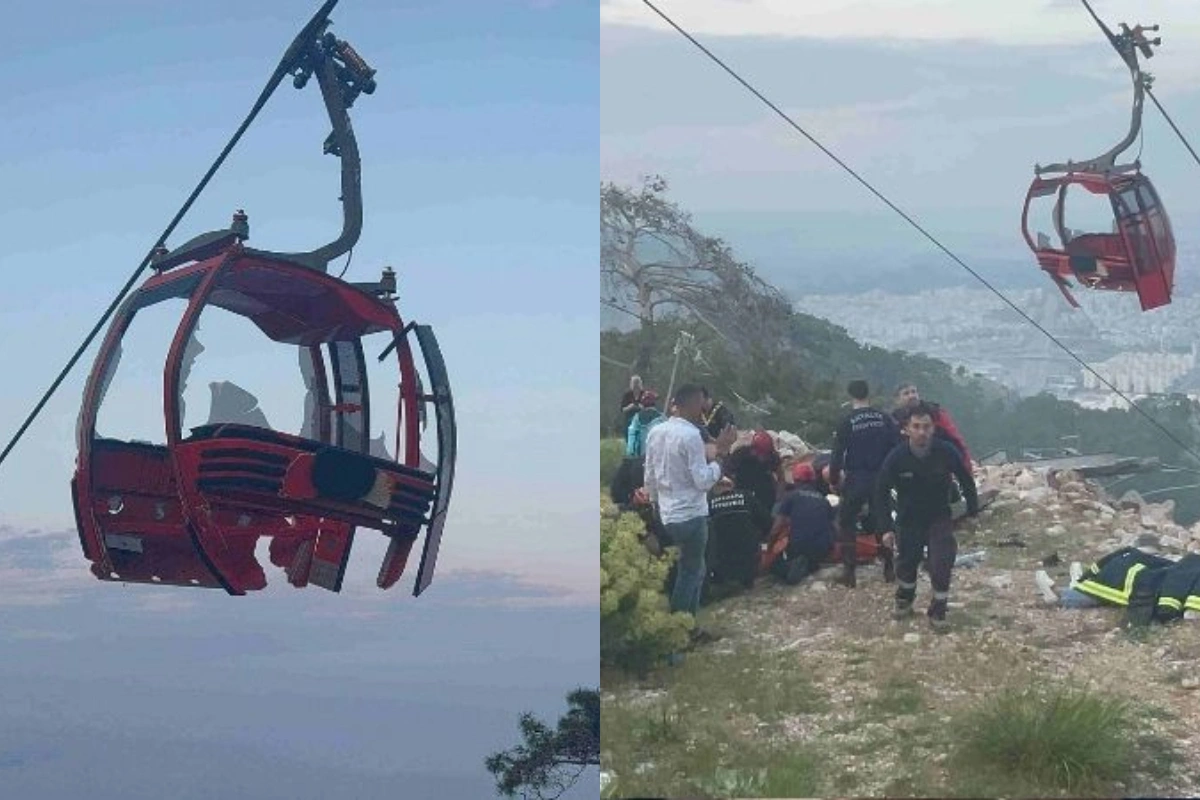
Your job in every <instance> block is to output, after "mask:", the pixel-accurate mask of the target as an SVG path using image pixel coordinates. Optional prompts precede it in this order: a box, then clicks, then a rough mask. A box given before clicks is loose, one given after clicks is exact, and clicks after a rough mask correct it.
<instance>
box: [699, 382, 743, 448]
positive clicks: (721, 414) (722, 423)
mask: <svg viewBox="0 0 1200 800" xmlns="http://www.w3.org/2000/svg"><path fill="white" fill-rule="evenodd" d="M701 388H702V389H703V391H704V417H703V419H704V427H703V428H702V429H701V433H702V434H703V435H704V441H705V442H712V441H716V438H717V437H718V436H720V435H721V431H723V430H725V428H726V426H728V425H736V424H737V423H735V422H734V420H733V412H732V411H730V410H729V409H728V408H726V407H725V404H724V403H718V402H716V401H715V400H714V399H713V396H712V395H711V394H710V393H709V391H708V389H707V388H704V387H701Z"/></svg>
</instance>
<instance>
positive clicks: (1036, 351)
mask: <svg viewBox="0 0 1200 800" xmlns="http://www.w3.org/2000/svg"><path fill="white" fill-rule="evenodd" d="M1198 256H1200V253H1194V254H1193V253H1188V252H1181V254H1180V258H1179V262H1180V266H1179V269H1180V270H1181V271H1184V270H1189V269H1191V268H1192V266H1193V265H1200V257H1198ZM1031 268H1033V267H1032V265H1031ZM1005 296H1006V297H1008V298H1009V299H1010V300H1011V301H1012V302H1014V303H1015V304H1016V305H1017V306H1018V307H1020V308H1021V309H1022V310H1023V311H1024V312H1025V313H1026V314H1028V315H1029V316H1030V317H1031V318H1032V319H1034V320H1035V321H1036V322H1037V323H1038V325H1041V326H1042V327H1044V328H1045V329H1046V330H1047V331H1049V332H1050V333H1051V334H1053V335H1054V337H1055V338H1057V339H1058V340H1059V341H1060V342H1062V343H1063V344H1064V345H1066V346H1067V347H1068V348H1070V349H1071V351H1072V352H1074V353H1075V354H1076V355H1077V356H1078V357H1079V358H1082V359H1083V360H1084V361H1086V362H1087V363H1088V364H1090V365H1091V367H1092V368H1093V369H1094V370H1095V371H1096V372H1097V373H1099V375H1100V376H1102V377H1103V379H1104V381H1107V382H1108V383H1111V384H1112V385H1113V386H1115V387H1116V388H1117V389H1118V390H1120V391H1121V392H1122V393H1125V394H1127V395H1129V396H1131V397H1134V399H1136V397H1137V396H1145V395H1148V394H1163V393H1168V392H1178V393H1183V394H1188V395H1189V396H1194V397H1196V398H1200V365H1198V363H1197V361H1198V358H1197V345H1196V343H1197V341H1198V340H1200V294H1189V295H1187V296H1181V295H1180V294H1179V293H1178V292H1177V294H1176V296H1175V297H1174V298H1173V301H1172V303H1171V304H1170V305H1169V306H1165V307H1163V308H1158V309H1155V310H1154V311H1149V312H1143V311H1142V310H1141V307H1140V306H1139V305H1138V302H1137V297H1136V296H1134V295H1132V294H1117V293H1112V292H1097V291H1086V290H1077V291H1076V292H1075V296H1076V299H1077V300H1078V301H1079V303H1080V306H1081V308H1079V309H1074V308H1071V306H1069V305H1068V304H1067V303H1066V301H1065V300H1064V299H1063V297H1062V295H1061V294H1060V293H1059V292H1058V290H1057V289H1055V288H1054V287H1053V286H1047V287H1046V288H1045V289H1038V290H1025V291H1011V292H1005ZM795 307H796V310H797V311H800V312H802V313H806V314H811V315H812V316H815V317H820V318H822V319H826V320H829V321H830V322H832V323H834V324H836V325H840V326H841V327H843V328H845V329H846V331H847V332H848V333H849V334H850V335H851V336H853V337H854V338H855V339H857V340H858V341H859V342H862V343H863V344H868V345H875V346H879V347H886V348H888V349H891V350H901V351H907V352H911V353H921V354H923V355H928V356H930V357H933V358H937V359H940V360H942V361H945V362H947V363H948V364H950V365H952V366H954V367H959V366H962V367H964V368H965V369H966V370H968V372H970V373H972V374H976V375H980V376H983V377H987V378H990V379H992V380H994V381H997V382H999V383H1001V384H1003V385H1005V386H1007V387H1009V388H1010V389H1012V390H1014V391H1016V392H1017V393H1019V394H1021V395H1023V396H1031V395H1035V394H1039V393H1041V392H1049V393H1051V394H1053V395H1055V396H1056V397H1059V398H1061V399H1064V400H1067V399H1069V400H1073V401H1075V402H1077V403H1079V404H1080V405H1082V406H1085V407H1089V408H1113V407H1123V406H1124V405H1125V403H1124V401H1123V400H1121V399H1120V398H1119V397H1118V396H1117V395H1116V394H1115V393H1113V392H1112V391H1111V390H1110V389H1109V388H1108V387H1107V386H1105V384H1104V383H1103V382H1102V381H1100V380H1099V379H1097V377H1096V376H1095V375H1093V374H1092V373H1091V372H1089V371H1087V370H1085V369H1084V368H1082V367H1081V366H1080V365H1079V362H1078V361H1076V360H1075V359H1074V358H1072V357H1071V355H1069V354H1068V353H1066V352H1064V351H1063V350H1062V349H1061V348H1060V347H1058V346H1057V345H1056V344H1054V343H1053V342H1052V341H1050V340H1049V338H1048V337H1046V335H1045V334H1044V333H1042V332H1041V331H1039V330H1038V329H1037V328H1036V327H1035V326H1033V325H1030V324H1029V321H1028V320H1026V319H1024V318H1022V317H1021V316H1020V315H1019V314H1017V313H1016V312H1015V311H1013V310H1012V308H1010V307H1009V306H1008V305H1007V304H1005V303H1004V302H1003V301H1002V300H1000V299H999V298H998V297H996V295H995V294H993V293H992V292H990V291H988V290H987V289H984V288H979V289H976V288H966V287H962V288H953V289H940V290H932V291H927V292H922V293H920V294H917V295H915V296H914V295H911V294H910V295H901V294H896V293H892V292H887V291H883V290H881V289H878V288H876V289H873V290H872V291H870V292H866V293H863V294H857V295H807V296H805V297H804V298H802V299H801V300H799V301H798V302H797V303H796V304H795Z"/></svg>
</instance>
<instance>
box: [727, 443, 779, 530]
mask: <svg viewBox="0 0 1200 800" xmlns="http://www.w3.org/2000/svg"><path fill="white" fill-rule="evenodd" d="M722 466H723V467H724V468H725V472H726V473H727V474H728V475H729V477H730V478H732V479H733V480H734V481H735V482H736V483H737V484H738V486H740V487H741V488H742V489H744V490H746V491H749V492H750V493H751V494H753V495H754V497H755V499H756V500H757V501H758V503H759V504H760V505H761V506H762V507H763V508H765V509H767V512H768V513H769V512H770V510H771V509H772V508H774V507H775V503H776V500H777V499H778V495H779V484H780V483H782V482H783V474H782V471H783V459H781V458H780V457H779V453H778V452H776V450H775V441H774V440H773V439H772V438H771V434H769V433H767V432H766V431H755V433H754V436H753V438H751V440H750V446H749V447H740V448H738V449H737V450H735V451H733V452H732V453H730V454H729V458H727V459H726V460H725V463H724V464H723V465H722ZM768 527H770V526H769V525H767V526H764V529H763V531H762V532H763V533H764V534H765V533H766V528H768Z"/></svg>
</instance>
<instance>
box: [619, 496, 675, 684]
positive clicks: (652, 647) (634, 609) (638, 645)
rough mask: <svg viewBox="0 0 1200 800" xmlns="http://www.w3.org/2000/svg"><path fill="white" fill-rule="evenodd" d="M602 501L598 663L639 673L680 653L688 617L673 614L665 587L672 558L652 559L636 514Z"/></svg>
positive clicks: (640, 521)
mask: <svg viewBox="0 0 1200 800" xmlns="http://www.w3.org/2000/svg"><path fill="white" fill-rule="evenodd" d="M611 505H612V504H611V503H607V502H603V501H602V503H601V509H602V510H601V518H600V661H601V663H602V664H604V665H605V666H611V667H617V668H619V669H623V670H626V671H629V672H633V673H637V674H645V672H646V671H647V670H648V669H649V668H650V667H652V666H654V664H655V663H656V662H658V661H660V660H661V659H663V658H664V657H666V656H667V655H668V654H670V653H673V652H676V651H678V650H681V649H682V648H683V647H684V645H686V644H687V641H688V631H689V630H690V629H691V627H692V625H693V624H694V622H693V619H692V616H691V615H690V614H685V613H674V614H673V613H671V611H670V606H669V605H668V603H667V597H666V595H665V594H664V593H663V584H664V582H665V581H666V578H667V572H668V570H669V569H670V567H671V558H655V557H654V556H652V555H651V554H650V552H649V551H648V550H646V547H645V545H643V544H642V543H641V542H640V541H639V540H638V534H639V533H640V532H641V531H643V530H644V529H645V525H644V524H643V523H642V520H641V519H640V518H639V517H638V516H637V515H636V514H620V515H619V516H616V515H614V514H613V513H612V508H611Z"/></svg>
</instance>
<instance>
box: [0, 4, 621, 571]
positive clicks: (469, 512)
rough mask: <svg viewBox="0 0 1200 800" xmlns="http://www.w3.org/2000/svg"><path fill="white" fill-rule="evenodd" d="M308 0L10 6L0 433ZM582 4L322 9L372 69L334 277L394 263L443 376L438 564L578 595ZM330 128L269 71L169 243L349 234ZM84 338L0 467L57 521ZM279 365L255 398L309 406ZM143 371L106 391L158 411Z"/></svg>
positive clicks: (585, 376)
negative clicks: (268, 91) (445, 404)
mask: <svg viewBox="0 0 1200 800" xmlns="http://www.w3.org/2000/svg"><path fill="white" fill-rule="evenodd" d="M309 5H312V6H313V8H312V9H310V8H309ZM316 6H317V3H315V2H314V3H311V4H309V3H304V4H301V5H296V4H288V3H282V2H272V3H256V4H251V5H247V4H242V3H233V2H219V3H215V4H207V5H205V6H203V7H200V6H196V7H192V6H178V5H175V4H168V5H161V4H153V3H134V4H122V5H120V6H119V7H116V8H111V7H99V6H92V5H89V4H86V3H65V4H64V3H46V4H36V5H33V6H23V7H22V8H21V9H19V10H16V11H14V12H13V13H12V15H10V17H11V18H10V21H9V24H10V26H11V27H12V31H13V38H14V42H13V44H12V46H11V47H10V48H9V50H8V53H7V57H6V59H7V63H6V67H7V69H5V70H4V71H3V74H0V111H2V112H3V114H4V117H5V120H6V124H5V126H4V128H3V130H2V131H0V147H2V148H3V151H4V152H5V153H6V154H7V156H6V157H5V158H3V159H0V181H2V182H3V185H5V186H7V187H9V191H8V192H6V193H5V196H4V198H2V199H0V233H3V236H4V240H5V241H6V242H7V246H6V248H4V251H3V253H0V274H3V275H4V276H5V278H6V281H7V285H6V291H5V292H3V293H0V337H2V338H3V341H5V342H8V346H6V347H5V348H3V351H2V352H0V361H2V363H3V367H4V369H5V371H6V374H7V375H8V376H9V379H8V383H7V387H6V390H5V391H4V392H3V394H2V396H0V411H2V412H3V413H2V414H0V416H2V417H3V418H4V419H6V420H8V423H7V424H6V426H4V434H3V439H4V441H5V442H7V440H8V438H9V436H10V435H11V432H12V431H15V429H16V427H17V425H18V424H19V423H20V420H21V419H23V417H24V415H25V414H26V413H27V412H28V410H29V409H30V408H32V406H33V404H34V403H35V402H36V400H37V398H38V397H39V396H40V394H41V392H42V391H43V390H44V389H45V388H46V387H47V386H48V385H49V383H50V382H51V381H52V380H53V377H54V376H55V375H56V374H57V372H58V370H59V369H60V368H61V366H62V365H63V364H64V363H65V362H66V360H67V358H68V357H69V355H70V354H71V352H73V350H74V349H75V347H76V345H77V343H78V342H79V341H80V340H81V339H82V337H83V336H84V335H85V333H86V332H87V331H88V330H89V329H90V328H91V326H92V325H93V324H94V322H95V320H96V319H97V318H98V317H99V315H100V313H101V312H102V311H103V308H104V307H105V305H106V304H107V302H108V300H109V298H110V297H111V296H112V294H113V293H114V292H115V291H116V290H117V288H118V287H119V286H120V285H121V284H122V283H123V282H124V281H125V279H126V278H127V277H128V275H129V274H130V273H131V272H132V271H133V268H134V267H135V266H136V265H137V263H138V261H139V260H140V259H141V257H142V256H143V255H144V253H145V251H146V250H147V249H148V247H149V245H150V244H152V243H153V241H154V237H155V236H157V235H158V233H159V232H160V231H161V230H162V228H163V227H164V226H165V225H166V223H167V222H168V221H169V220H170V218H171V215H172V214H173V213H174V212H175V209H176V208H178V206H179V204H180V203H181V202H182V201H183V199H184V198H185V197H186V196H187V193H188V192H189V191H190V190H191V188H192V187H193V186H194V185H195V182H196V181H197V180H198V179H199V178H200V176H201V175H202V174H203V172H204V170H205V169H206V168H207V167H208V165H209V163H210V162H211V161H212V159H213V158H214V157H215V156H216V155H217V153H218V152H219V151H220V148H221V147H222V146H223V145H224V143H225V141H226V140H227V138H228V137H229V135H230V134H231V133H232V132H233V130H234V129H235V128H236V126H237V124H238V123H239V122H240V121H241V119H242V117H243V116H244V115H245V113H246V111H247V110H248V109H249V106H250V104H251V103H252V102H253V100H254V99H255V97H256V96H257V94H258V92H259V90H260V89H261V87H262V85H263V83H264V82H265V80H266V78H267V77H268V76H269V75H270V72H271V70H272V69H273V68H274V66H275V64H276V63H277V61H278V58H279V57H280V55H281V54H282V51H283V49H284V47H286V45H287V43H288V42H289V41H290V40H291V37H292V36H293V35H294V34H295V29H297V28H298V26H299V25H300V24H302V22H303V21H304V19H306V18H307V15H309V14H311V13H312V11H313V10H315V8H316ZM595 14H596V11H595V7H594V6H593V7H591V8H589V7H588V4H587V3H578V2H562V3H553V2H550V3H548V2H536V1H535V0H519V1H518V0H514V1H513V2H508V3H502V4H497V3H484V2H479V3H459V4H446V5H445V6H444V7H443V6H437V7H434V6H428V7H416V6H412V5H411V4H407V5H403V4H402V5H395V4H389V3H383V2H378V0H345V2H344V3H343V4H342V5H340V6H339V7H338V8H337V9H335V13H334V15H333V19H334V27H333V28H332V30H333V31H335V32H336V33H337V35H339V36H341V37H344V38H347V39H349V40H350V41H351V42H352V43H353V44H354V46H355V47H356V48H357V49H358V50H359V52H361V53H362V54H363V56H364V58H366V59H367V60H368V62H369V63H370V64H371V65H372V66H373V67H374V68H376V69H377V70H378V76H377V81H378V85H379V88H378V90H377V91H376V93H375V94H374V95H372V96H364V97H361V98H360V99H359V100H358V102H357V103H356V105H355V106H354V108H353V109H352V117H353V121H354V125H355V129H356V131H357V133H358V136H359V145H360V149H361V152H362V157H363V186H364V193H365V200H364V203H365V209H366V211H365V223H364V230H363V235H362V238H361V240H360V242H359V244H358V246H357V248H356V249H355V251H354V260H353V263H352V265H351V268H350V271H349V273H348V274H347V277H348V279H351V280H372V279H377V278H378V276H379V271H380V269H381V267H382V266H383V265H385V264H390V265H392V266H394V267H395V268H396V270H397V273H398V279H399V285H400V295H401V302H400V306H399V308H400V312H401V315H402V316H405V317H413V318H415V319H417V320H418V321H420V322H425V323H429V324H431V325H433V327H434V330H435V332H436V333H437V334H438V336H439V338H440V340H441V344H442V350H443V354H444V356H445V359H446V363H447V368H448V370H449V373H450V377H451V381H452V387H453V390H454V393H455V396H456V401H457V407H458V419H459V443H460V452H461V460H460V463H459V472H458V478H457V483H456V485H455V500H454V505H453V507H452V510H451V512H450V513H451V516H450V522H449V525H448V526H447V530H446V538H445V543H444V547H443V550H442V557H443V559H444V561H443V565H444V566H446V567H449V568H454V567H455V566H459V567H464V568H485V567H486V568H496V567H502V568H504V569H520V570H522V571H525V572H528V573H531V574H532V573H536V574H538V575H540V576H542V577H545V578H547V579H549V578H551V577H553V576H564V575H567V576H568V578H567V582H568V583H569V584H570V585H576V586H581V587H582V588H583V589H584V590H586V591H587V592H588V593H592V592H593V590H594V589H595V587H596V585H597V583H596V581H597V578H596V574H597V573H596V567H595V564H594V563H593V562H594V556H595V540H594V528H595V515H594V513H593V511H594V509H593V506H594V504H595V498H594V497H593V496H592V492H591V489H592V487H591V485H590V482H587V481H583V480H581V478H582V476H584V475H585V474H587V475H589V476H590V475H591V474H593V473H594V466H595V465H594V461H595V459H594V455H595V454H594V452H593V451H594V449H595V448H594V447H593V446H592V445H593V444H594V443H593V442H592V441H591V439H590V438H589V437H590V431H589V432H587V433H585V428H586V426H580V425H574V424H572V421H573V420H574V419H576V418H577V415H578V416H581V417H584V418H588V419H590V418H592V417H594V414H593V413H592V411H593V410H594V409H595V408H596V406H595V403H596V399H595V397H594V391H593V387H594V381H595V373H594V370H595V366H594V364H593V363H592V362H590V361H586V360H584V361H581V360H579V359H578V357H577V355H578V353H580V352H582V351H584V350H587V351H590V350H591V349H593V348H594V347H595V330H596V320H597V316H596V313H597V312H596V307H595V304H594V303H593V302H592V293H591V286H592V283H593V282H594V281H595V277H594V271H593V270H592V269H591V267H589V266H588V265H589V264H591V263H592V262H593V261H594V258H595V251H596V242H597V233H596V231H595V224H594V222H595V211H596V207H597V200H596V198H595V197H594V192H588V191H586V190H585V188H584V187H585V186H586V185H587V184H589V183H594V181H595V164H596V161H595V159H596V149H595V148H596V135H597V134H596V130H597V125H598V110H597V104H596V98H597V89H598V75H597V63H596V53H597V44H596V24H597V23H596V19H595ZM328 130H329V123H328V120H327V118H326V117H325V114H324V109H323V106H322V104H321V101H320V96H319V92H318V90H317V86H316V84H315V83H312V84H310V85H309V87H308V88H307V89H306V90H305V91H303V92H299V91H296V90H295V89H293V88H292V87H291V85H290V81H285V82H284V84H283V85H282V86H281V88H280V89H279V90H278V92H277V93H276V95H275V96H274V97H273V98H272V99H271V101H270V103H269V104H268V105H267V107H266V108H265V110H264V111H263V112H262V114H261V116H260V117H259V119H258V121H257V122H256V124H255V125H254V126H253V127H252V128H251V129H250V131H249V132H248V133H247V135H246V136H245V138H244V139H243V141H242V143H241V144H240V145H239V147H238V149H237V150H235V151H234V153H233V155H232V156H231V157H230V158H229V159H228V161H227V162H226V164H225V166H224V167H223V168H222V171H221V172H220V173H218V175H217V177H216V178H215V179H214V180H213V182H212V183H211V184H210V185H209V187H208V189H207V190H206V192H205V194H204V195H203V196H202V198H201V200H200V201H199V202H198V203H197V204H196V205H195V206H194V207H193V209H192V211H191V212H190V213H189V215H188V217H187V218H185V220H184V222H183V224H182V225H181V226H180V228H179V229H178V232H177V233H176V234H175V235H174V236H173V237H172V238H171V240H170V244H172V245H176V244H180V243H182V242H183V241H184V240H186V239H187V238H189V237H191V236H192V235H195V234H197V233H200V232H203V231H206V230H211V229H213V228H219V227H224V226H227V225H228V224H229V218H230V214H231V213H232V211H233V210H234V209H236V208H245V209H246V211H247V212H248V213H249V216H250V225H251V240H250V244H251V245H253V246H257V247H266V248H271V249H300V248H303V247H311V246H314V245H317V244H320V243H322V242H324V241H328V239H329V238H332V236H333V235H334V234H336V232H337V231H338V230H339V229H340V226H341V217H340V207H339V204H338V202H337V197H338V188H339V184H338V172H337V161H336V159H334V158H333V157H331V156H323V155H322V154H321V142H322V140H323V139H324V138H325V135H326V133H327V132H328ZM340 267H341V264H340V263H339V264H338V265H336V268H337V269H340ZM548 298H553V301H552V302H547V299H548ZM171 332H172V331H171V329H170V328H168V329H167V330H165V331H164V333H163V338H162V340H161V341H164V342H165V340H167V339H169V336H170V334H171ZM151 338H154V339H157V337H151ZM96 347H97V345H94V346H93V348H92V350H91V351H89V353H88V354H87V356H86V357H85V358H84V359H83V361H81V363H80V364H79V365H78V367H77V368H76V370H75V372H74V373H73V374H72V376H71V378H70V379H68V381H67V382H65V383H64V384H63V386H62V387H61V388H60V390H59V392H58V394H57V395H56V396H55V398H54V400H53V401H52V402H51V403H50V404H49V405H48V406H47V407H46V409H45V410H44V411H43V414H42V416H41V418H40V419H39V420H38V422H37V423H36V425H35V427H33V428H32V429H31V431H30V432H29V433H28V434H27V438H26V439H25V440H24V441H23V442H22V444H21V445H20V446H19V449H17V450H16V451H14V453H13V454H12V455H11V456H10V459H9V460H8V461H7V462H6V463H4V464H3V465H2V466H0V520H5V521H8V522H10V523H13V524H18V525H25V526H30V525H40V526H43V527H56V526H61V527H67V526H70V525H71V524H72V512H71V506H70V500H69V494H68V481H69V479H70V474H71V470H72V469H73V464H74V439H73V432H74V425H75V418H76V414H77V411H78V406H79V402H80V399H81V395H82V390H83V384H84V380H85V378H86V374H87V371H88V369H90V364H91V359H92V358H93V357H94V355H95V351H96ZM163 348H164V350H165V344H164V345H163ZM217 353H218V351H217V350H212V349H210V351H209V354H210V355H216V354H217ZM233 355H234V354H233V353H230V352H225V353H224V354H223V357H225V356H229V357H232V356H233ZM373 355H374V353H372V356H373ZM251 365H252V366H253V367H254V368H257V366H258V365H257V364H253V363H252V362H251ZM270 366H271V365H270V364H268V363H266V362H264V363H263V368H264V369H266V368H269V367H270ZM284 366H285V367H286V368H287V370H288V371H289V373H288V376H289V378H288V382H286V383H283V384H282V385H280V386H279V387H278V388H277V389H275V390H274V391H275V394H276V396H275V397H270V396H260V401H261V402H262V403H263V406H264V407H265V408H267V409H268V411H269V410H270V408H271V407H272V405H276V406H278V405H281V404H288V403H290V404H292V405H294V406H298V405H299V404H300V403H301V398H300V397H299V396H298V395H297V394H296V393H295V392H294V391H292V390H293V389H294V388H295V386H296V382H295V381H296V379H297V376H298V370H297V368H296V366H295V362H294V361H293V360H288V361H287V362H286V364H285V365H284ZM144 378H145V379H146V383H145V387H144V391H142V392H138V393H136V394H135V395H134V396H129V397H124V398H122V397H120V396H119V395H118V396H116V397H115V398H114V401H115V403H114V404H115V406H116V407H118V408H123V409H124V411H125V412H126V413H127V414H136V415H138V416H140V417H141V418H143V419H146V420H149V419H157V416H156V415H160V414H161V410H160V409H161V402H162V401H161V389H160V388H159V387H160V386H161V382H160V380H159V377H158V375H157V374H153V375H152V374H150V373H148V372H147V373H146V374H145V375H144ZM247 388H251V387H247ZM116 391H117V387H116V386H115V385H114V392H116ZM267 391H268V392H271V391H272V390H271V389H268V390H267ZM376 433H378V431H376ZM518 464H523V465H526V466H527V467H528V470H529V471H526V470H520V469H518ZM585 483H586V484H587V485H586V487H585V485H584V484H585ZM535 486H536V491H535V490H534V488H533V487H535Z"/></svg>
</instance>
